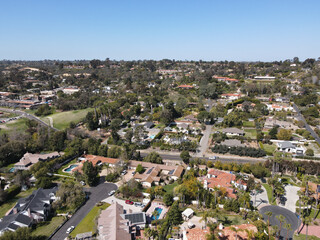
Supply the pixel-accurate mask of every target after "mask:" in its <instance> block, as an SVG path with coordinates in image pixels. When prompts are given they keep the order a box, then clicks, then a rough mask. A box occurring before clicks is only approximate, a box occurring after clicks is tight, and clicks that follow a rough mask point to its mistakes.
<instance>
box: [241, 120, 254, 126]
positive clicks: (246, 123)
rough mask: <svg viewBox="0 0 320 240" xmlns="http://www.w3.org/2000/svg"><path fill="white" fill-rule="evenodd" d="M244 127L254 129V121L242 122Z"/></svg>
mask: <svg viewBox="0 0 320 240" xmlns="http://www.w3.org/2000/svg"><path fill="white" fill-rule="evenodd" d="M243 126H244V127H255V123H254V121H244V122H243Z"/></svg>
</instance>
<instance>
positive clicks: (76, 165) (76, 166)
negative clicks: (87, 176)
mask: <svg viewBox="0 0 320 240" xmlns="http://www.w3.org/2000/svg"><path fill="white" fill-rule="evenodd" d="M71 166H75V167H73V168H72V169H70V171H66V170H67V169H68V168H70V167H71ZM79 166H80V164H77V163H73V164H70V165H69V166H68V167H66V168H65V169H63V170H62V172H64V173H73V169H76V168H78V167H79Z"/></svg>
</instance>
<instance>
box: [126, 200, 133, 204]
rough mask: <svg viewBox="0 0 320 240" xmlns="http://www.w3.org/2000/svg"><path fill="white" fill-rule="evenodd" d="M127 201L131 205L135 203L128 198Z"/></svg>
mask: <svg viewBox="0 0 320 240" xmlns="http://www.w3.org/2000/svg"><path fill="white" fill-rule="evenodd" d="M125 203H126V204H129V205H133V202H132V201H130V200H126V201H125Z"/></svg>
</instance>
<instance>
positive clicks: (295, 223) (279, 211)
mask: <svg viewBox="0 0 320 240" xmlns="http://www.w3.org/2000/svg"><path fill="white" fill-rule="evenodd" d="M268 211H270V212H272V216H271V217H270V225H271V226H278V227H280V222H279V220H278V219H277V216H279V215H283V216H284V217H285V219H286V220H285V221H286V222H287V223H290V224H291V228H292V230H291V231H289V234H288V239H289V240H290V239H291V240H292V238H293V233H294V232H295V230H297V229H298V227H299V226H300V220H299V219H298V217H297V216H296V214H294V213H293V212H291V211H289V210H288V209H286V208H282V207H279V206H273V205H269V206H265V207H262V208H261V209H260V213H261V214H262V216H263V219H264V220H265V221H266V222H267V221H268V216H266V215H265V213H266V212H268ZM283 226H284V223H282V225H281V232H280V236H281V237H282V238H281V237H280V239H285V238H286V235H287V229H285V228H284V227H283Z"/></svg>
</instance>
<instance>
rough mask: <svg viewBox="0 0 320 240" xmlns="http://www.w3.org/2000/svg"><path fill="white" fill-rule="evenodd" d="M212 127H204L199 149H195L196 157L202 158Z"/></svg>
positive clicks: (207, 145)
mask: <svg viewBox="0 0 320 240" xmlns="http://www.w3.org/2000/svg"><path fill="white" fill-rule="evenodd" d="M212 127H213V125H206V130H204V133H203V136H202V138H201V140H200V143H199V148H198V149H197V151H198V152H197V153H196V157H203V156H204V154H205V153H206V151H207V149H208V147H209V138H210V134H211V130H212Z"/></svg>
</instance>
